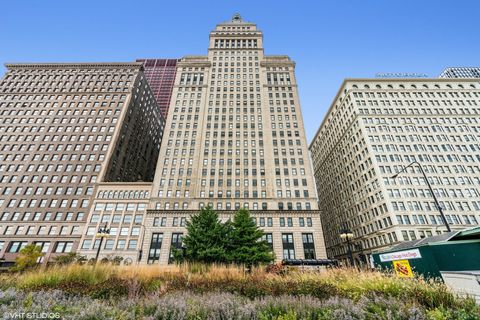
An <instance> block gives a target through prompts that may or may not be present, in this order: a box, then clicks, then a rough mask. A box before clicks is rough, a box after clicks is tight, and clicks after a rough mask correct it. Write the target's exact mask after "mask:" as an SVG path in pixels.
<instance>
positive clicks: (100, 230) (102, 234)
mask: <svg viewBox="0 0 480 320" xmlns="http://www.w3.org/2000/svg"><path fill="white" fill-rule="evenodd" d="M109 235H110V229H108V228H107V224H106V223H105V226H104V227H103V228H102V227H100V228H98V232H97V237H100V243H99V244H98V248H97V255H96V256H95V263H98V257H99V256H100V249H101V248H102V243H103V238H106V237H108V236H109Z"/></svg>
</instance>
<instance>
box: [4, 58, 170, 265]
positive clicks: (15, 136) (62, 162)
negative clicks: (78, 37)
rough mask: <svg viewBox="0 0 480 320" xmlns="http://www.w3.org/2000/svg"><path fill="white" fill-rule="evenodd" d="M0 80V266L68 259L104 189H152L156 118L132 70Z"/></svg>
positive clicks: (39, 68)
mask: <svg viewBox="0 0 480 320" xmlns="http://www.w3.org/2000/svg"><path fill="white" fill-rule="evenodd" d="M6 67H7V72H6V74H5V75H4V77H3V79H2V80H1V81H0V181H1V185H0V222H1V223H0V258H1V259H2V260H3V261H4V264H6V265H9V264H11V263H13V261H14V259H15V256H16V254H17V253H18V252H19V251H20V250H21V249H22V248H23V247H24V246H26V245H27V244H28V243H35V244H37V245H38V246H41V247H42V251H43V252H44V253H45V256H44V258H43V259H44V260H48V259H50V258H51V257H52V256H55V255H58V254H64V253H68V252H71V251H76V250H77V248H78V245H79V242H80V239H81V237H82V234H83V232H84V225H85V222H86V220H87V216H88V214H89V212H90V208H91V206H92V198H93V197H94V196H95V195H96V188H97V184H98V183H100V182H106V181H111V182H114V181H124V182H136V181H152V179H153V175H154V169H155V162H156V159H157V157H158V153H159V147H160V142H161V137H162V132H163V128H164V119H163V117H162V115H161V113H160V111H159V108H158V106H157V104H156V102H155V98H154V96H153V94H152V92H151V90H150V87H149V85H148V83H147V81H146V79H145V77H144V75H143V71H142V70H143V67H142V63H72V64H70V63H42V64H7V65H6Z"/></svg>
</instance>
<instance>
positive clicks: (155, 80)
mask: <svg viewBox="0 0 480 320" xmlns="http://www.w3.org/2000/svg"><path fill="white" fill-rule="evenodd" d="M137 62H142V63H143V67H144V73H145V77H146V78H147V81H148V83H149V84H150V88H152V91H153V94H154V96H155V99H156V100H157V104H158V106H159V107H160V110H161V112H162V115H163V117H164V118H167V114H168V107H169V106H170V99H171V97H172V90H173V84H174V83H175V74H176V72H177V62H178V59H138V60H137Z"/></svg>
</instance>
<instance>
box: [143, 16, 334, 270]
mask: <svg viewBox="0 0 480 320" xmlns="http://www.w3.org/2000/svg"><path fill="white" fill-rule="evenodd" d="M294 71H295V63H294V62H293V61H291V60H290V58H289V57H287V56H268V55H265V54H264V50H263V35H262V32H261V31H260V30H258V29H257V27H256V25H255V24H253V23H249V22H245V21H243V20H242V18H241V17H240V16H239V15H235V16H234V17H233V19H232V20H231V21H228V22H225V23H220V24H218V25H217V27H216V28H215V30H214V31H212V32H211V33H210V42H209V47H208V55H207V56H187V57H184V58H183V59H181V60H180V61H179V62H178V63H177V72H176V79H175V85H174V89H173V93H172V99H171V104H170V107H169V113H168V117H167V123H166V129H165V133H164V140H163V141H162V147H161V150H160V156H159V161H158V164H157V169H156V175H155V179H154V183H153V187H152V199H151V200H152V204H151V209H153V210H149V211H148V212H147V218H146V225H147V228H146V230H147V231H146V235H145V242H144V245H143V251H144V252H146V253H147V254H145V255H144V257H143V261H142V262H147V263H161V264H164V263H168V261H169V256H170V249H171V247H172V246H175V247H180V246H181V238H182V236H183V235H184V234H185V228H184V224H185V222H186V220H187V219H188V217H189V215H190V214H191V213H193V212H197V211H198V210H199V209H200V208H202V207H204V206H207V205H209V206H211V207H212V208H214V209H215V210H217V211H218V212H219V213H220V214H221V217H222V218H223V219H228V218H230V217H231V216H232V214H233V213H234V212H235V210H237V209H239V208H241V207H245V208H248V209H249V210H250V211H251V212H252V214H253V215H254V217H255V219H256V221H257V224H258V225H259V226H261V227H262V228H263V229H264V230H265V232H266V233H267V236H266V237H268V241H270V242H271V243H272V248H273V249H274V251H275V254H276V257H277V260H281V259H283V258H297V259H303V258H324V257H325V249H324V244H323V236H322V228H321V224H320V219H319V218H320V216H319V214H320V213H319V211H318V204H317V201H318V199H317V196H316V190H315V184H314V179H313V174H312V171H311V163H310V158H309V154H308V150H307V144H306V138H305V132H304V127H303V121H302V115H301V109H300V102H299V99H298V91H297V90H298V88H297V83H296V80H295V72H294Z"/></svg>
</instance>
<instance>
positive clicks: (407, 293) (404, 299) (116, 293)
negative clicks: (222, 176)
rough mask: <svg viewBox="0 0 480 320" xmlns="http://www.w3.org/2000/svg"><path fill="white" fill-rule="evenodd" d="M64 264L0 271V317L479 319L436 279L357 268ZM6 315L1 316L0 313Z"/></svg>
mask: <svg viewBox="0 0 480 320" xmlns="http://www.w3.org/2000/svg"><path fill="white" fill-rule="evenodd" d="M275 271H276V272H274V273H271V272H267V271H266V269H265V268H255V269H253V270H252V271H251V272H246V271H244V269H243V268H240V267H238V268H237V267H226V266H206V265H201V264H191V265H187V264H185V265H182V266H165V267H160V266H129V267H120V266H113V265H97V266H90V265H69V266H57V267H50V268H47V269H36V270H31V271H27V272H24V273H11V274H3V275H0V314H3V315H4V318H7V317H8V316H9V315H13V314H15V313H17V314H18V313H22V312H23V313H27V312H30V313H40V312H43V313H51V315H54V316H59V317H61V318H62V319H68V318H71V319H439V320H440V319H465V320H469V319H472V320H473V319H480V309H479V307H478V306H477V305H476V304H475V302H474V301H473V300H472V299H463V298H459V297H457V296H455V294H453V293H451V292H450V291H449V290H448V288H447V287H446V286H444V285H443V284H442V283H440V282H437V281H425V280H423V279H419V278H415V279H405V278H398V277H396V276H394V275H390V274H383V273H380V272H373V271H359V270H356V269H330V270H325V271H321V272H318V271H317V272H315V271H300V270H297V269H290V270H285V269H280V270H275ZM5 315H7V316H5Z"/></svg>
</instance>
